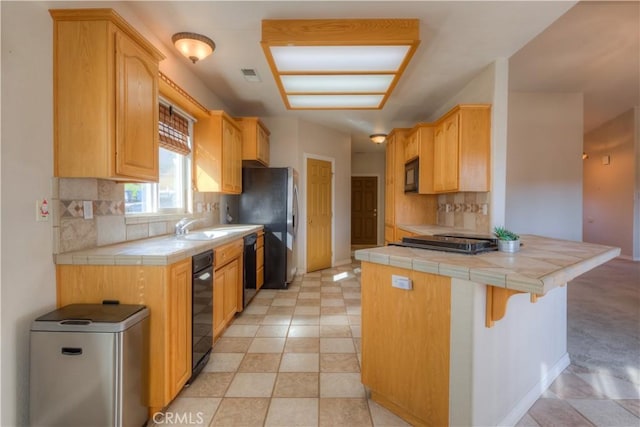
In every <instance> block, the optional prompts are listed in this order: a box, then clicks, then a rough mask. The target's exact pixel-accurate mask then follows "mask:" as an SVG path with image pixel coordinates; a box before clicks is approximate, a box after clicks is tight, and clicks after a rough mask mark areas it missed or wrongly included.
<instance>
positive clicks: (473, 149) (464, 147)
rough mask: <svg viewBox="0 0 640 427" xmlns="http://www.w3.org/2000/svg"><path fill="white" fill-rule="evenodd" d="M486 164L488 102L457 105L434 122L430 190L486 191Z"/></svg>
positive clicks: (487, 175) (488, 135) (439, 191)
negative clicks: (431, 185) (431, 182)
mask: <svg viewBox="0 0 640 427" xmlns="http://www.w3.org/2000/svg"><path fill="white" fill-rule="evenodd" d="M490 165H491V106H489V105H458V106H457V107H455V108H454V109H452V110H451V111H449V112H448V113H447V114H446V115H444V116H443V117H442V118H441V119H440V120H439V121H438V122H437V123H436V126H435V130H434V134H433V191H434V192H436V193H450V192H460V191H489V189H490V186H491V182H490ZM421 167H422V164H421ZM420 172H422V171H420ZM425 190H426V189H425ZM421 192H422V191H421Z"/></svg>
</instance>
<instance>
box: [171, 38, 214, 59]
mask: <svg viewBox="0 0 640 427" xmlns="http://www.w3.org/2000/svg"><path fill="white" fill-rule="evenodd" d="M171 41H172V42H173V45H174V46H175V47H176V49H178V50H179V51H180V53H181V54H183V55H184V56H186V57H187V58H189V59H190V60H191V62H193V63H194V64H195V63H196V62H198V61H199V60H201V59H204V58H206V57H207V56H209V55H211V54H212V53H213V51H214V50H215V49H216V44H215V43H214V42H213V40H211V39H210V38H209V37H206V36H203V35H201V34H196V33H176V34H174V35H173V36H172V37H171Z"/></svg>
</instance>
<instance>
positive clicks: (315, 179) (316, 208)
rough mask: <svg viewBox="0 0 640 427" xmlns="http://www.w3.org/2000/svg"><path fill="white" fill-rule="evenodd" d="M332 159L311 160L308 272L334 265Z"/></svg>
mask: <svg viewBox="0 0 640 427" xmlns="http://www.w3.org/2000/svg"><path fill="white" fill-rule="evenodd" d="M331 180H332V172H331V162H327V161H323V160H318V159H307V272H311V271H316V270H321V269H323V268H329V267H331V225H332V216H333V213H332V211H333V207H332V206H331Z"/></svg>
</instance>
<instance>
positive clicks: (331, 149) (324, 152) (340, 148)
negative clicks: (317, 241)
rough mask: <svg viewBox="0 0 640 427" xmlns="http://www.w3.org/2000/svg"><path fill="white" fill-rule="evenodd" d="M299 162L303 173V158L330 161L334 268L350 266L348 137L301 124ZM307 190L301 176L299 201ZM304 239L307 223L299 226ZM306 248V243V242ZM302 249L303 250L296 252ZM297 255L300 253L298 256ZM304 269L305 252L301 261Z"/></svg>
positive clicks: (333, 131)
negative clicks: (332, 165)
mask: <svg viewBox="0 0 640 427" xmlns="http://www.w3.org/2000/svg"><path fill="white" fill-rule="evenodd" d="M299 144H300V145H299V147H300V151H299V153H298V155H299V161H300V163H301V164H303V167H302V170H303V171H304V170H305V166H304V163H305V160H304V158H305V156H307V157H317V158H322V159H325V160H328V159H333V160H334V161H335V169H334V171H333V172H334V175H333V184H334V186H333V188H334V190H335V191H334V194H333V201H334V205H333V226H334V228H333V236H334V240H333V248H334V252H333V257H332V259H333V264H334V265H338V264H345V263H349V262H351V137H350V136H349V135H347V134H344V133H342V132H338V131H336V130H333V129H330V128H327V127H324V126H321V125H318V124H315V123H311V122H307V121H303V120H301V121H300V141H299ZM306 186H307V181H306V177H305V176H304V173H303V174H302V176H301V178H300V187H301V189H302V190H301V192H300V196H301V199H302V200H306V197H305V191H304V189H305V188H306ZM301 216H302V218H306V216H307V211H306V203H302V210H301ZM300 225H301V229H303V230H304V233H305V236H306V221H305V222H304V223H301V224H300ZM305 245H306V242H305ZM299 249H303V248H299ZM299 255H302V253H300V252H299ZM300 260H301V263H300V264H302V265H304V267H305V268H306V252H305V255H304V256H301V257H300Z"/></svg>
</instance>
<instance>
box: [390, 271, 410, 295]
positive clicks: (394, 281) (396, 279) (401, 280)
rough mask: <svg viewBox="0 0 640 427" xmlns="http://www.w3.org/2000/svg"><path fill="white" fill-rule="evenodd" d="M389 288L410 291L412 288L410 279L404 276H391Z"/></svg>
mask: <svg viewBox="0 0 640 427" xmlns="http://www.w3.org/2000/svg"><path fill="white" fill-rule="evenodd" d="M391 286H393V287H394V288H398V289H404V290H407V291H410V290H411V289H412V288H413V284H412V283H411V279H409V278H408V277H404V276H396V275H395V274H392V275H391Z"/></svg>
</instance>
